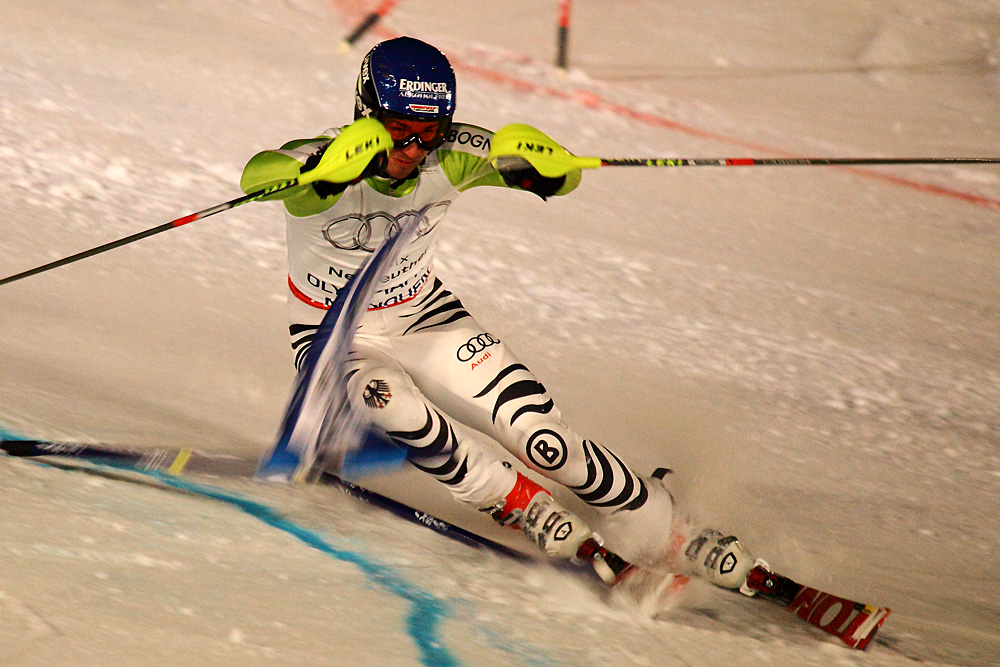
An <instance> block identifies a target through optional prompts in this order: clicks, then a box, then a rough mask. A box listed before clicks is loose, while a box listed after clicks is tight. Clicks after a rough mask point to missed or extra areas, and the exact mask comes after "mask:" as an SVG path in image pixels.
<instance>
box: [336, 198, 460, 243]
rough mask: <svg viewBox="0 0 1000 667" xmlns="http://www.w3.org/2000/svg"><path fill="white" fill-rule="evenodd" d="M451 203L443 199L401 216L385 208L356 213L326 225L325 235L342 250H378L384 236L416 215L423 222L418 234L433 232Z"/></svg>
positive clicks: (418, 225) (390, 234)
mask: <svg viewBox="0 0 1000 667" xmlns="http://www.w3.org/2000/svg"><path fill="white" fill-rule="evenodd" d="M450 205H451V202H450V201H443V202H438V203H436V204H434V205H433V206H431V207H429V208H428V209H427V210H426V211H423V212H421V211H404V212H402V213H400V214H399V215H392V214H391V213H387V212H385V211H378V212H377V213H371V214H369V215H359V214H357V213H352V214H351V215H346V216H344V217H342V218H337V219H336V220H331V221H330V222H328V223H327V224H326V225H325V226H324V227H323V238H325V239H326V240H327V241H329V242H330V245H332V246H333V247H335V248H340V249H341V250H363V251H365V252H375V249H376V248H378V246H379V244H380V243H382V241H383V240H384V239H387V238H390V237H393V236H395V235H396V234H398V233H399V230H400V228H401V227H402V226H403V225H405V224H408V223H409V222H410V221H411V220H412V219H413V218H416V217H419V218H420V222H418V223H417V236H424V235H426V234H429V233H430V232H431V230H432V229H434V227H436V226H437V223H438V222H440V221H441V218H443V217H444V214H445V212H446V211H447V210H448V206H450Z"/></svg>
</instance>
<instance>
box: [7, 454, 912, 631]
mask: <svg viewBox="0 0 1000 667" xmlns="http://www.w3.org/2000/svg"><path fill="white" fill-rule="evenodd" d="M0 451H2V452H4V453H5V454H7V455H8V456H14V457H26V458H36V457H64V458H72V459H78V460H82V461H86V462H90V463H95V464H100V465H106V466H111V467H115V468H119V469H125V470H133V471H136V472H141V473H147V474H149V473H153V474H166V475H171V476H180V475H181V474H202V475H209V476H216V477H229V478H233V477H235V478H245V479H252V478H253V476H254V471H255V469H256V468H257V462H256V461H253V460H249V459H246V458H242V457H239V456H233V455H228V454H212V453H206V452H200V451H197V450H194V449H161V450H137V449H128V448H123V447H117V446H113V445H103V444H86V443H72V442H55V441H47V440H21V439H0ZM315 479H316V482H317V483H320V484H323V485H325V486H331V487H335V488H338V489H340V490H342V491H344V492H345V493H347V494H348V495H351V496H352V497H354V498H357V499H359V500H362V501H364V502H365V503H367V504H369V505H373V506H375V507H379V508H381V509H384V510H387V511H389V512H391V513H393V514H395V515H396V516H398V517H400V518H402V519H404V520H406V521H409V522H410V523H414V524H416V525H419V526H423V527H424V528H428V529H430V530H433V531H435V532H437V533H439V534H441V535H444V536H446V537H448V538H450V539H453V540H455V541H458V542H461V543H463V544H465V545H467V546H471V547H474V548H481V549H486V550H488V551H492V552H494V553H497V554H499V555H502V556H505V557H508V558H515V559H517V560H521V561H526V560H533V557H532V556H530V555H528V554H525V553H523V552H520V551H517V550H516V549H512V548H510V547H507V546H505V545H503V544H500V543H499V542H495V541H493V540H490V539H489V538H486V537H482V536H480V535H477V534H475V533H472V532H470V531H467V530H465V529H463V528H461V527H459V526H456V525H454V524H452V523H449V522H448V521H445V520H443V519H440V518H438V517H435V516H432V515H430V514H427V513H426V512H422V511H420V510H417V509H414V508H412V507H410V506H409V505H406V504H404V503H401V502H399V501H396V500H393V499H392V498H388V497H386V496H383V495H381V494H379V493H377V492H375V491H371V490H370V489H366V488H365V487H363V486H361V485H358V484H356V483H354V482H350V481H348V480H345V479H342V478H341V477H339V476H337V475H335V474H333V473H330V472H324V473H322V474H320V475H319V476H317V477H316V478H315ZM576 560H577V561H579V562H580V563H584V564H588V565H589V566H590V567H589V568H587V569H589V570H591V571H592V572H593V573H594V574H595V575H596V576H597V577H598V578H599V579H600V580H601V581H602V582H604V584H606V585H607V586H608V587H609V588H616V587H619V586H620V585H621V584H623V582H628V581H630V580H633V579H635V578H636V577H639V578H641V577H642V574H644V573H648V574H652V575H654V576H655V577H657V578H663V582H664V583H665V584H670V585H669V586H667V589H669V590H675V589H678V588H680V587H682V586H683V584H684V583H686V581H687V577H685V576H684V575H673V574H672V575H669V576H664V575H662V573H656V572H652V571H647V570H645V569H644V568H639V567H636V566H634V565H632V564H631V563H629V562H628V561H626V560H625V559H623V558H621V557H620V556H618V555H617V554H615V553H614V552H611V551H608V550H607V549H606V548H605V547H604V546H603V545H602V544H601V543H600V542H599V541H598V540H596V539H594V538H591V539H588V540H586V541H585V542H584V543H583V544H582V545H581V546H580V549H579V550H578V552H577V556H576ZM555 564H556V566H558V565H559V563H558V562H557V563H555ZM647 583H648V582H647ZM669 590H668V592H669ZM740 592H741V593H743V594H744V595H747V596H750V597H756V598H760V599H763V600H770V601H772V602H775V603H777V604H780V605H782V606H784V607H786V608H788V610H789V611H791V612H792V613H794V614H795V615H796V617H797V618H800V619H802V620H803V621H805V622H806V623H809V624H810V625H812V626H814V627H817V628H819V629H820V630H823V631H824V632H827V633H829V634H831V635H833V636H835V637H838V638H839V639H841V640H842V641H843V642H844V643H845V644H847V646H850V647H851V648H855V649H860V650H864V649H865V648H866V647H867V646H868V645H869V643H870V642H871V641H872V639H873V638H874V637H875V634H876V633H877V632H878V630H879V629H880V628H881V627H882V625H883V624H884V623H885V620H886V618H888V616H889V614H890V612H891V611H892V610H891V609H889V608H887V607H875V606H872V605H866V604H862V603H860V602H855V601H853V600H849V599H847V598H842V597H838V596H835V595H831V594H830V593H825V592H823V591H820V590H818V589H815V588H810V587H808V586H804V585H802V584H799V583H798V582H796V581H793V580H792V579H790V578H788V577H785V576H782V575H780V574H776V573H774V572H772V571H771V569H770V568H769V567H768V565H767V563H765V562H764V561H762V560H758V561H757V564H756V565H755V566H754V568H753V569H752V570H750V572H749V574H748V575H747V579H746V582H745V583H744V585H743V586H742V587H741V588H740Z"/></svg>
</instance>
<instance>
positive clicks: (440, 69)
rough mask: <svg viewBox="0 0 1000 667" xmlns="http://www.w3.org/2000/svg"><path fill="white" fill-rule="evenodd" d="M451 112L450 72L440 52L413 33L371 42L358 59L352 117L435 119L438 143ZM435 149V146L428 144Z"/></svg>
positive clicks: (452, 78)
mask: <svg viewBox="0 0 1000 667" xmlns="http://www.w3.org/2000/svg"><path fill="white" fill-rule="evenodd" d="M454 113H455V71H454V70H453V69H452V68H451V63H449V62H448V58H447V57H445V55H444V54H443V53H441V51H439V50H438V49H436V48H434V47H433V46H431V45H430V44H427V43H426V42H421V41H420V40H419V39H414V38H413V37H397V38H395V39H390V40H387V41H384V42H381V43H379V44H376V45H375V46H374V48H372V50H371V51H369V52H368V54H367V55H366V56H365V59H364V60H363V61H362V62H361V73H360V74H359V75H358V87H357V91H356V92H355V96H354V118H355V119H358V118H362V117H365V116H374V117H375V118H376V119H378V120H385V119H386V118H391V117H396V118H405V119H408V120H418V121H434V120H437V121H440V123H441V126H440V130H439V136H440V141H439V142H437V145H438V146H439V145H440V144H441V143H442V142H443V141H444V137H446V136H447V135H448V131H449V130H450V129H451V118H452V116H453V115H454ZM434 147H435V148H436V147H437V146H434Z"/></svg>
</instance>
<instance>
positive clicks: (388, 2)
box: [339, 0, 398, 53]
mask: <svg viewBox="0 0 1000 667" xmlns="http://www.w3.org/2000/svg"><path fill="white" fill-rule="evenodd" d="M397 2H398V0H383V2H382V4H380V5H379V6H378V7H376V8H375V9H374V10H373V11H372V12H370V13H369V14H368V16H366V17H364V18H363V19H361V23H359V24H358V25H357V26H355V28H354V30H352V31H351V34H349V35H348V36H347V37H345V38H344V41H342V42H341V43H340V49H339V50H340V52H341V53H347V52H348V51H350V50H351V47H352V46H354V42H356V41H358V40H359V39H360V38H361V36H362V35H364V34H365V33H366V32H368V31H369V30H370V29H371V28H372V26H374V25H375V24H376V23H378V22H379V21H380V20H381V19H382V17H384V16H385V15H386V14H388V13H389V12H391V11H392V8H393V7H395V6H396V3H397Z"/></svg>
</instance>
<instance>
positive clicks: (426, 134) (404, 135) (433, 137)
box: [382, 118, 445, 151]
mask: <svg viewBox="0 0 1000 667" xmlns="http://www.w3.org/2000/svg"><path fill="white" fill-rule="evenodd" d="M382 124H383V125H385V129H387V130H388V131H389V136H390V137H392V141H393V146H394V147H395V148H406V147H407V146H409V145H410V144H411V143H413V142H417V146H419V147H420V148H422V149H423V150H425V151H432V150H434V149H435V148H437V147H438V146H440V145H441V144H443V143H444V126H445V121H444V120H429V121H422V120H408V119H404V118H386V119H384V120H383V121H382Z"/></svg>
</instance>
